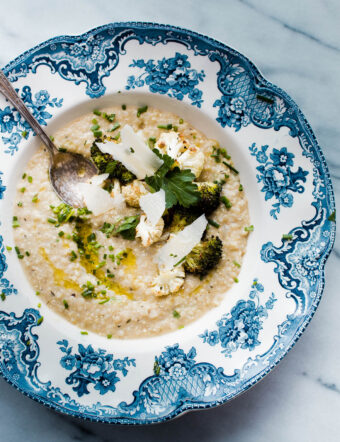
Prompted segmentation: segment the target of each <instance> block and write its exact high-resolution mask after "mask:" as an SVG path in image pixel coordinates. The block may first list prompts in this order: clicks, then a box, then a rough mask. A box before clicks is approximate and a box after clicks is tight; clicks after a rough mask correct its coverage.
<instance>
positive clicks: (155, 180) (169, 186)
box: [145, 149, 199, 209]
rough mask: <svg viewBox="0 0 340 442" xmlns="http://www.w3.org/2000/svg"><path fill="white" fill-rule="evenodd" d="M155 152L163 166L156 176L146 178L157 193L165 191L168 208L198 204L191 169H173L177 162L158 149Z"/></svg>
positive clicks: (196, 190) (197, 194) (197, 195)
mask: <svg viewBox="0 0 340 442" xmlns="http://www.w3.org/2000/svg"><path fill="white" fill-rule="evenodd" d="M153 152H154V153H155V154H156V155H157V156H158V157H159V158H161V159H162V160H163V164H162V166H161V167H160V168H159V169H158V170H157V172H156V173H155V175H153V176H151V177H146V178H145V181H146V183H147V184H148V185H149V186H151V187H152V188H153V189H154V190H155V191H158V190H159V189H163V190H164V192H165V202H166V208H167V209H170V208H171V207H172V206H174V205H175V204H177V203H178V204H180V205H181V206H183V207H189V206H191V205H193V204H195V203H197V202H198V200H199V192H198V189H197V185H196V184H195V183H194V182H193V181H194V180H195V175H194V174H193V173H192V172H191V171H190V170H189V169H185V170H180V169H179V168H178V167H175V168H174V169H171V168H172V167H173V165H174V162H175V161H174V160H173V159H172V158H171V157H170V156H169V155H166V154H165V155H162V154H161V153H160V152H159V151H158V150H157V149H153Z"/></svg>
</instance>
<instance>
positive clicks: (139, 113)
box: [137, 106, 148, 118]
mask: <svg viewBox="0 0 340 442" xmlns="http://www.w3.org/2000/svg"><path fill="white" fill-rule="evenodd" d="M147 110H148V106H142V107H139V108H138V110H137V117H138V118H139V117H140V116H141V115H142V114H144V112H146V111H147Z"/></svg>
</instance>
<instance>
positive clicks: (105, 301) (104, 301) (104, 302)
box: [98, 298, 110, 304]
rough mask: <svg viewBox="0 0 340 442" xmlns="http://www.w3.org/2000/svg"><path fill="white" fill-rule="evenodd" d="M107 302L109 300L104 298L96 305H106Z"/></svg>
mask: <svg viewBox="0 0 340 442" xmlns="http://www.w3.org/2000/svg"><path fill="white" fill-rule="evenodd" d="M109 301H110V298H106V299H104V300H103V301H100V302H98V304H106V303H107V302H109Z"/></svg>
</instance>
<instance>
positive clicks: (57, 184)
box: [0, 69, 98, 207]
mask: <svg viewBox="0 0 340 442" xmlns="http://www.w3.org/2000/svg"><path fill="white" fill-rule="evenodd" d="M0 92H1V93H2V94H3V95H4V96H5V97H6V98H7V100H8V101H10V102H11V103H12V104H13V106H14V107H15V108H16V109H17V111H18V112H19V113H20V114H21V115H22V116H23V117H24V118H25V120H26V121H27V122H28V123H29V125H30V126H31V127H32V129H33V130H34V132H35V133H36V135H38V137H39V138H40V139H41V141H42V142H43V143H44V144H45V146H46V147H47V149H48V151H49V153H50V180H51V183H52V186H53V189H54V190H55V192H56V193H57V195H58V196H59V197H60V198H61V199H62V200H63V201H64V202H65V203H66V204H69V205H70V206H72V207H82V206H83V203H82V196H81V194H80V193H79V191H78V190H77V184H78V183H82V182H86V181H88V180H89V179H90V178H91V177H92V176H93V175H95V174H97V173H98V171H97V168H96V166H95V165H94V164H93V163H92V162H91V161H90V160H89V159H87V158H85V157H84V156H83V155H80V154H78V153H71V152H60V151H59V150H58V149H57V148H56V146H55V145H54V144H53V142H52V141H51V139H50V137H49V136H48V135H47V134H46V132H45V131H44V130H43V128H42V127H41V126H40V124H39V123H38V122H37V120H36V119H35V118H34V117H33V115H32V114H31V112H30V111H29V110H28V108H27V107H26V105H25V103H24V102H23V101H22V99H21V98H20V97H19V96H18V94H17V93H16V92H15V90H14V88H13V86H12V85H11V83H10V82H9V80H8V79H7V78H6V76H5V74H4V73H3V72H2V70H1V69H0Z"/></svg>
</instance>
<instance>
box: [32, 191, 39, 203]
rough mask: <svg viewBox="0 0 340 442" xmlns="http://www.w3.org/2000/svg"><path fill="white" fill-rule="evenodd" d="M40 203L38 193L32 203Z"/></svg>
mask: <svg viewBox="0 0 340 442" xmlns="http://www.w3.org/2000/svg"><path fill="white" fill-rule="evenodd" d="M38 201H39V198H38V194H37V193H36V194H35V195H34V197H33V198H32V203H37V202H38Z"/></svg>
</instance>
